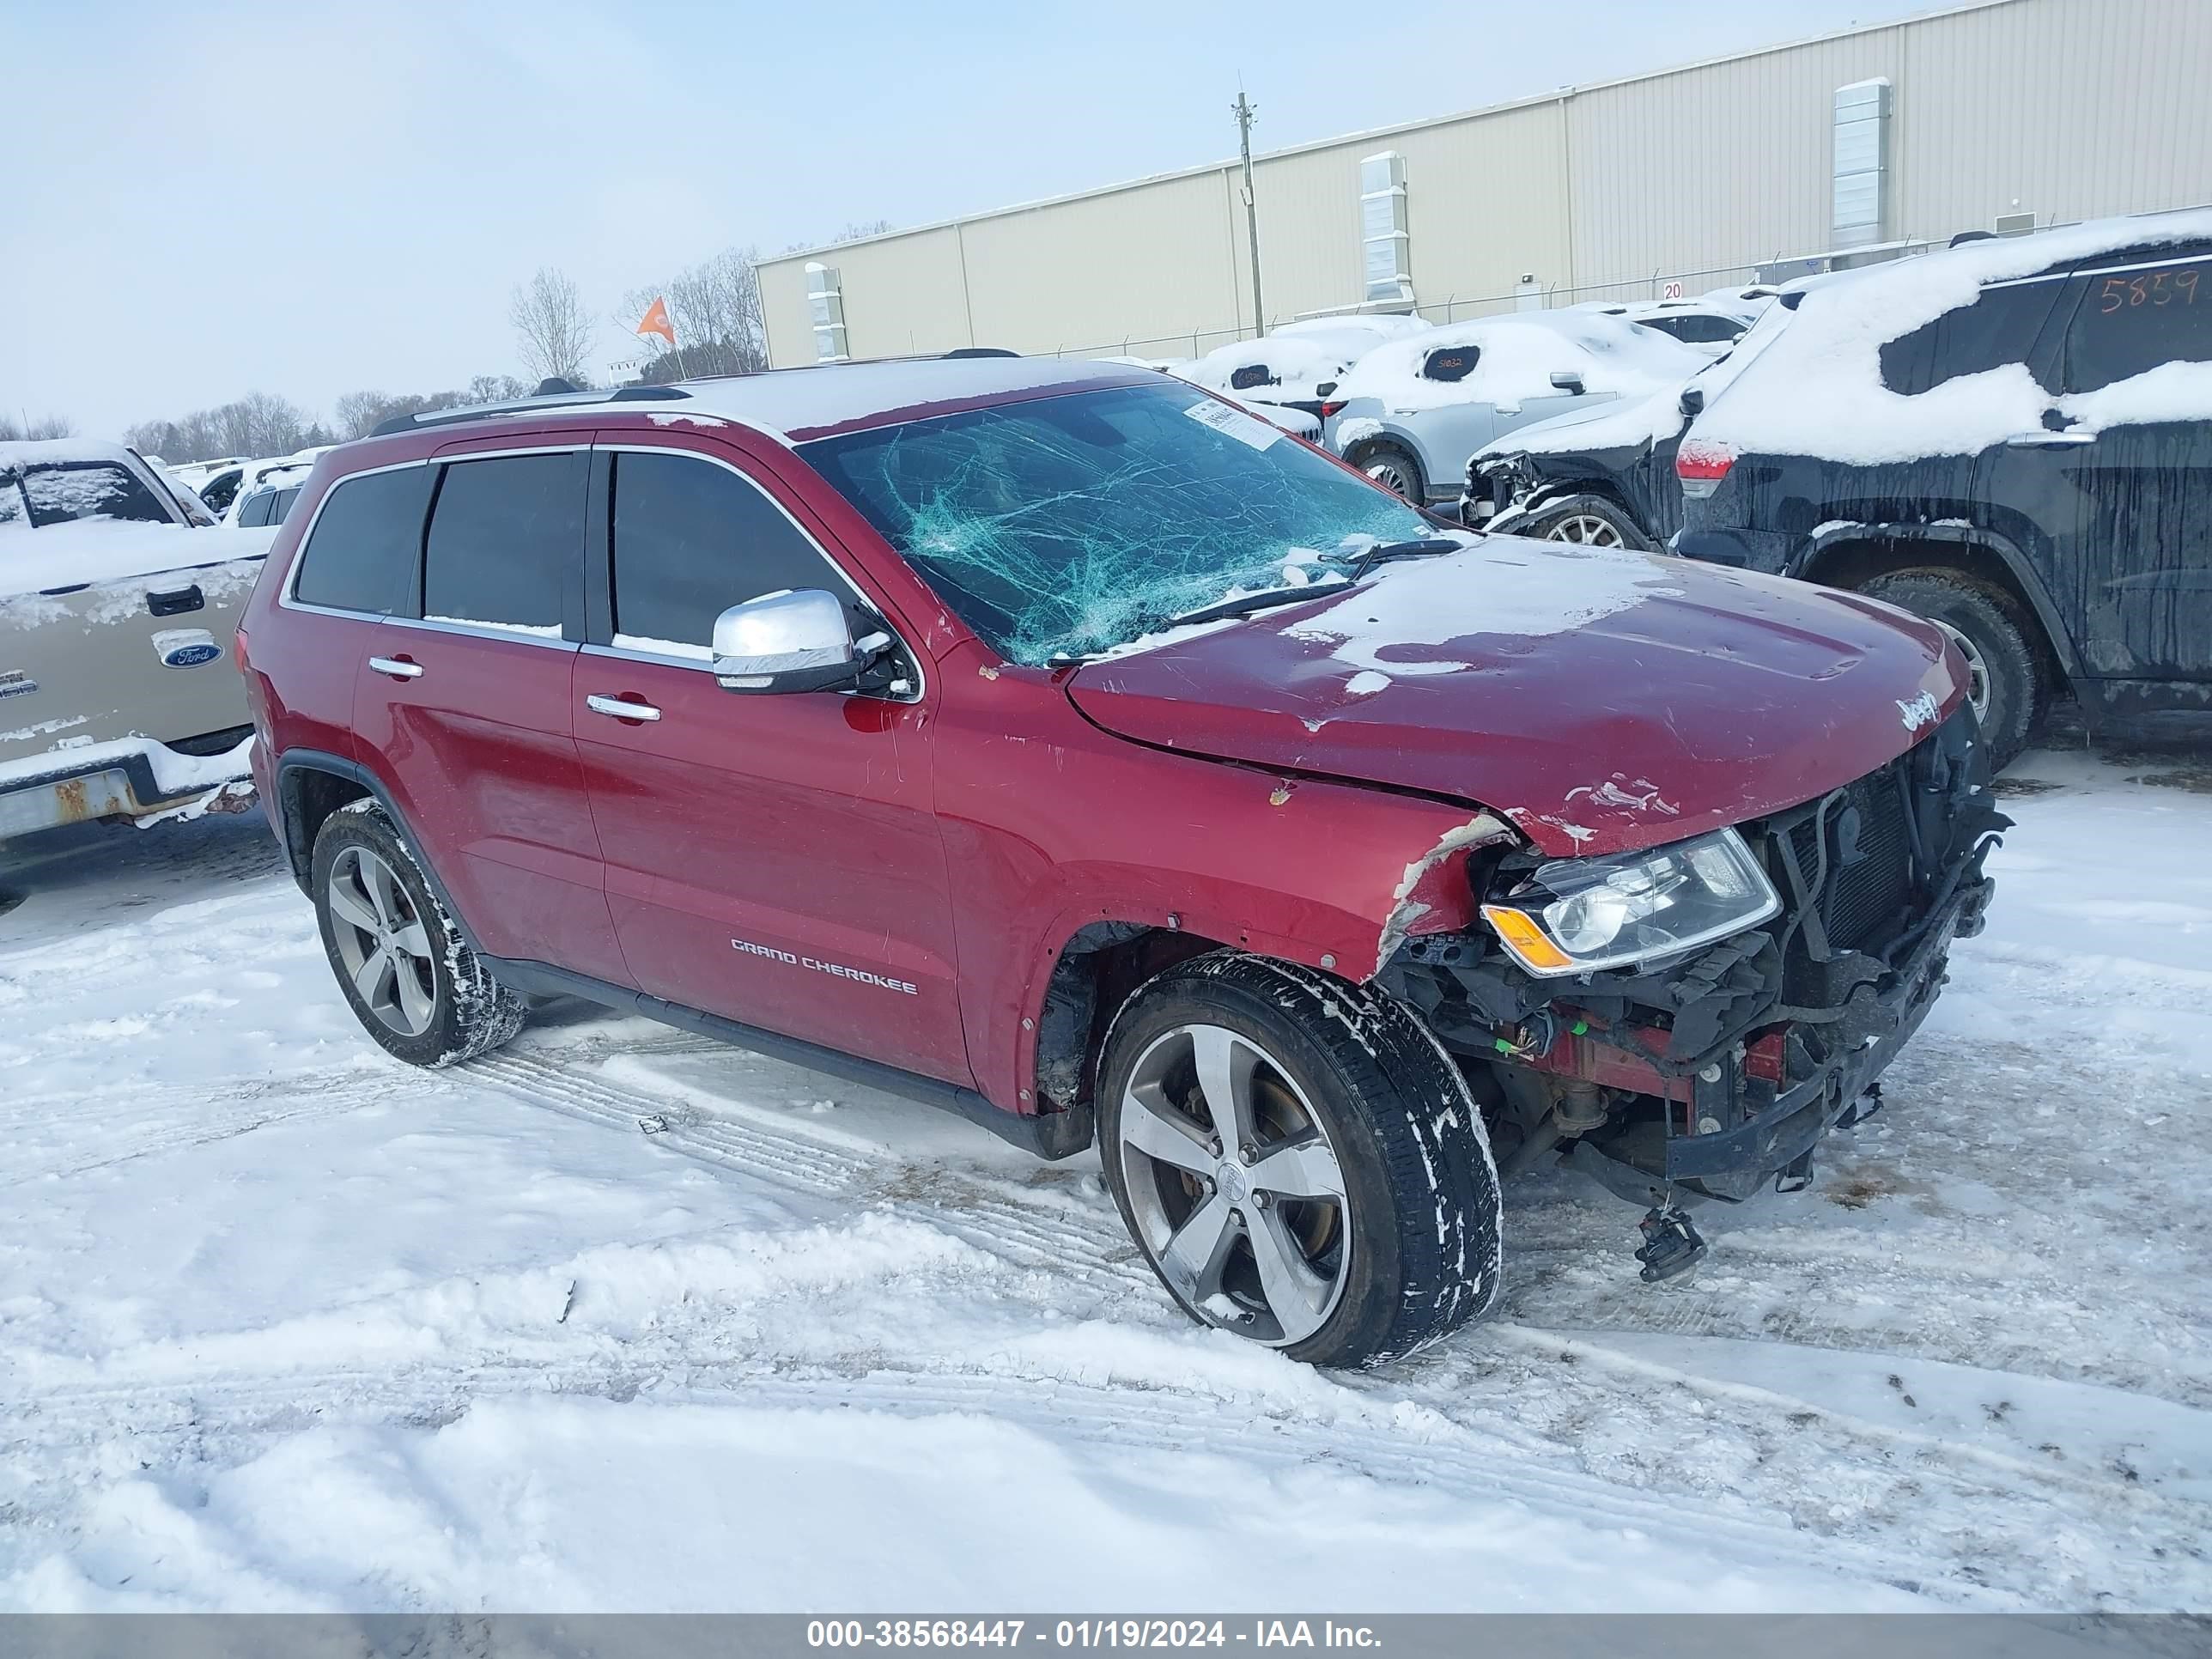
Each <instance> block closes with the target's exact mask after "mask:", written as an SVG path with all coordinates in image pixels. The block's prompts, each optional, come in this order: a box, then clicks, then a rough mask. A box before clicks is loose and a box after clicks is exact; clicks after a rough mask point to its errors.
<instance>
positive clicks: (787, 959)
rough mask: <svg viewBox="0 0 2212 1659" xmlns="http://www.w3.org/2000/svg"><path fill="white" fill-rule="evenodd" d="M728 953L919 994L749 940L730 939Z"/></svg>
mask: <svg viewBox="0 0 2212 1659" xmlns="http://www.w3.org/2000/svg"><path fill="white" fill-rule="evenodd" d="M730 948H731V949H732V951H744V953H745V954H746V955H747V956H749V957H767V958H768V959H769V961H770V962H781V963H783V964H784V965H785V966H787V967H790V968H807V969H812V970H813V971H814V972H816V973H817V974H827V975H829V977H830V978H832V979H849V980H853V981H856V982H858V983H860V984H862V985H872V986H874V987H876V988H877V989H878V990H879V991H897V992H900V993H902V994H904V995H907V996H910V997H918V996H920V995H921V990H920V989H919V988H918V987H915V985H913V984H912V983H911V982H909V981H906V980H902V979H885V978H884V976H883V975H881V974H872V973H870V972H869V971H868V970H867V969H865V968H848V967H846V966H845V965H844V964H843V963H839V962H823V961H820V960H818V959H817V958H816V957H798V956H793V954H792V953H791V952H790V951H779V950H777V949H776V948H775V946H774V945H756V944H754V943H753V942H752V941H751V940H750V939H732V940H731V941H730Z"/></svg>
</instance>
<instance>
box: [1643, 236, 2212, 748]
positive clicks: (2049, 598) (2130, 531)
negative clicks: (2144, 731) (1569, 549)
mask: <svg viewBox="0 0 2212 1659" xmlns="http://www.w3.org/2000/svg"><path fill="white" fill-rule="evenodd" d="M1945 262H1954V263H1950V264H1946V263H1945ZM1958 262H1964V263H1958ZM1962 277H1963V279H1964V280H1963V281H1962V280H1961V278H1962ZM1931 296H1934V298H1933V302H1932V303H1931ZM1937 307H1941V309H1940V314H1936V308H1937ZM1822 313H1826V316H1825V317H1824V316H1823V314H1822ZM1889 319H1894V320H1895V322H1896V323H1898V324H1899V326H1897V327H1896V328H1895V331H1893V332H1889V331H1886V330H1885V328H1884V327H1882V326H1881V324H1882V323H1884V322H1885V321H1887V320H1889ZM1877 359H1878V362H1877V361H1876V360H1877ZM2023 371H2024V372H2023ZM1877 375H1878V377H1879V386H1876V385H1875V380H1876V377H1877ZM1967 377H1976V378H1974V379H1973V380H1972V381H1971V382H1968V383H1966V384H1959V383H1960V382H1962V381H1966V380H1967ZM1937 450H1944V451H1948V452H1950V453H1932V452H1935V451H1937ZM1675 469H1676V471H1677V473H1678V474H1679V476H1680V479H1681V483H1682V487H1683V493H1684V496H1685V500H1684V501H1683V526H1682V529H1681V532H1680V535H1679V536H1678V537H1677V538H1676V539H1675V543H1674V546H1675V550H1677V551H1679V552H1680V553H1683V554H1685V555H1687V556H1692V557H1694V558H1700V559H1708V560H1711V561H1714V562H1718V563H1723V564H1730V565H1737V566H1743V567H1747V568H1751V569H1753V570H1761V571H1768V572H1777V573H1780V574H1787V575H1791V576H1801V577H1804V578H1806V579H1808V580H1814V581H1819V582H1825V583H1826V584H1828V585H1830V586H1836V587H1846V588H1857V589H1860V590H1863V591H1864V592H1867V593H1869V594H1871V595H1875V596H1877V597H1879V598H1881V599H1887V600H1888V601H1890V602H1891V603H1893V604H1895V605H1902V606H1904V607H1905V608H1906V609H1908V610H1911V611H1917V612H1918V613H1920V614H1921V615H1923V616H1924V617H1929V619H1931V620H1932V621H1935V622H1936V623H1939V624H1941V625H1942V626H1944V627H1945V628H1946V629H1948V630H1950V631H1951V633H1952V635H1953V636H1954V639H1955V640H1956V641H1957V642H1958V643H1959V645H1960V648H1961V650H1962V651H1963V652H1964V653H1965V654H1966V659H1967V664H1968V666H1969V668H1970V670H1971V671H1972V677H1973V697H1974V701H1975V704H1976V708H1977V711H1978V713H1979V714H1981V716H1982V726H1983V730H1984V734H1985V738H1986V740H1987V742H1988V744H1989V746H1990V751H1991V752H1990V758H1991V760H1992V761H1993V762H1994V763H1996V764H1997V765H2002V764H2003V763H2005V762H2006V761H2007V760H2008V759H2010V758H2011V757H2013V756H2014V755H2015V754H2016V753H2017V752H2018V751H2019V750H2021V748H2022V747H2023V746H2024V745H2025V744H2027V740H2028V737H2029V734H2030V732H2032V731H2033V729H2034V726H2035V724H2036V722H2037V720H2039V718H2040V716H2041V714H2042V713H2043V711H2044V708H2045V705H2046V704H2047V703H2048V702H2049V700H2050V699H2051V696H2053V695H2054V694H2055V693H2057V692H2060V691H2062V690H2063V691H2070V692H2071V693H2072V694H2073V695H2074V696H2076V697H2078V698H2079V699H2080V700H2081V702H2082V703H2083V704H2084V705H2085V707H2086V708H2087V709H2088V710H2090V711H2091V712H2092V713H2093V712H2094V711H2095V710H2097V709H2099V708H2120V707H2125V708H2152V707H2173V706H2186V707H2192V708H2193V707H2202V706H2204V705H2205V704H2206V703H2207V702H2208V701H2212V213H2189V214H2172V215H2165V216H2155V217H2145V218H2142V219H2136V220H2121V221H2111V222H2105V223H2102V224H2098V225H2085V226H2081V227H2077V228H2073V229H2070V230H2064V231H2057V232H2051V233H2048V234H2045V235H2044V236H2040V237H2037V238H2035V239H2033V240H2029V241H2021V242H1983V243H1978V244H1974V245H1972V246H1966V247H1961V248H1958V249H1954V250H1952V251H1949V252H1940V253H1934V254H1929V255H1926V256H1924V257H1923V258H1916V259H1908V260H1904V261H1900V262H1899V263H1898V264H1893V265H1887V266H1881V267H1877V268H1875V269H1873V270H1868V271H1865V272H1863V273H1859V274H1857V276H1854V277H1853V278H1852V279H1850V282H1849V283H1843V282H1838V283H1835V284H1833V285H1832V286H1828V287H1825V288H1823V289H1820V290H1816V291H1815V292H1814V293H1813V294H1811V295H1808V296H1807V298H1806V300H1805V301H1804V303H1803V305H1802V307H1800V314H1799V315H1798V316H1797V317H1796V319H1794V320H1793V322H1792V323H1791V325H1790V328H1789V329H1788V330H1787V331H1784V332H1783V333H1782V334H1781V335H1780V336H1778V338H1777V339H1776V341H1775V342H1774V343H1773V344H1772V345H1771V347H1770V348H1769V349H1768V350H1767V351H1766V352H1765V353H1764V354H1763V355H1762V356H1759V358H1758V359H1757V361H1755V362H1753V363H1752V364H1750V366H1749V367H1748V368H1746V369H1745V370H1744V371H1743V372H1742V373H1741V374H1739V375H1737V376H1736V377H1735V379H1734V380H1733V381H1732V383H1731V384H1730V385H1729V386H1728V387H1727V389H1726V392H1725V393H1724V394H1723V395H1721V396H1718V397H1716V398H1713V399H1712V400H1711V402H1710V404H1708V406H1707V407H1706V409H1705V411H1704V413H1703V414H1702V415H1701V416H1699V418H1698V419H1697V420H1696V421H1695V422H1693V423H1692V426H1691V428H1690V430H1689V431H1688V433H1687V434H1686V435H1685V436H1684V438H1683V439H1682V441H1681V442H1680V448H1679V451H1678V453H1677V454H1676V458H1675Z"/></svg>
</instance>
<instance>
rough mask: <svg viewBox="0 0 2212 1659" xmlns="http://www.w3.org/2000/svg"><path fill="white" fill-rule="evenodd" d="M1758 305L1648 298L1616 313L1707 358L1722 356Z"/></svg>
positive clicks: (1752, 318) (1755, 313)
mask: <svg viewBox="0 0 2212 1659" xmlns="http://www.w3.org/2000/svg"><path fill="white" fill-rule="evenodd" d="M1762 308H1763V307H1760V306H1759V305H1758V304H1756V303H1753V302H1752V301H1733V302H1730V301H1718V300H1713V299H1711V298H1705V299H1697V300H1652V301H1648V302H1646V303H1645V304H1643V305H1634V306H1629V307H1626V308H1625V309H1624V310H1623V311H1622V312H1621V313H1620V315H1621V316H1623V317H1625V318H1626V319H1627V320H1628V321H1630V322H1632V323H1634V324H1635V325H1637V326H1638V328H1648V329H1650V330H1651V331H1654V332H1655V333H1659V334H1664V335H1666V336H1667V337H1668V338H1669V339H1674V340H1680V342H1681V343H1683V344H1684V345H1686V346H1688V347H1689V348H1690V349H1692V350H1694V351H1701V352H1703V353H1705V356H1708V357H1724V356H1727V355H1728V354H1729V352H1730V351H1731V350H1733V349H1735V343H1736V342H1737V341H1738V340H1741V338H1743V337H1744V331H1746V330H1747V329H1748V328H1749V327H1750V326H1751V325H1753V323H1755V322H1757V321H1758V320H1759V312H1760V310H1761V309H1762Z"/></svg>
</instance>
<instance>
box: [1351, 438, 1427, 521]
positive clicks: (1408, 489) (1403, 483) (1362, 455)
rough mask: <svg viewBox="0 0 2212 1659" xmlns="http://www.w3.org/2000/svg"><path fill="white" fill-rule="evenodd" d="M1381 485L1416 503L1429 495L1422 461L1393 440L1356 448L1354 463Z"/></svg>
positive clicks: (1421, 501)
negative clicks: (1360, 448) (1358, 449)
mask: <svg viewBox="0 0 2212 1659" xmlns="http://www.w3.org/2000/svg"><path fill="white" fill-rule="evenodd" d="M1353 465H1356V466H1358V469H1359V470H1360V471H1362V472H1364V473H1365V474H1366V475H1367V476H1368V477H1370V478H1372V479H1374V480H1375V482H1376V483H1379V484H1381V485H1382V486H1383V489H1389V490H1393V491H1395V493H1397V494H1398V495H1403V496H1404V497H1405V498H1406V499H1407V501H1411V502H1413V505H1414V506H1416V507H1419V506H1420V505H1421V504H1422V503H1424V502H1425V501H1427V500H1428V498H1429V495H1428V490H1429V485H1428V480H1427V479H1426V478H1425V477H1422V476H1421V464H1420V462H1419V461H1418V460H1416V459H1413V452H1412V451H1411V450H1408V449H1405V448H1401V447H1400V446H1398V445H1396V444H1369V445H1368V446H1367V447H1365V448H1364V449H1363V450H1361V451H1360V452H1359V459H1358V461H1356V462H1355V463H1353Z"/></svg>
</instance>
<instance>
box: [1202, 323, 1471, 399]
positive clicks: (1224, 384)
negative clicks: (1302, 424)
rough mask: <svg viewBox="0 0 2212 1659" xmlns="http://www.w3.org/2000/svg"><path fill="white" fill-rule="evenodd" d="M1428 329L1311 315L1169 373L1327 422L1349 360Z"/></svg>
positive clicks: (1222, 392) (1211, 389)
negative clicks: (1295, 410)
mask: <svg viewBox="0 0 2212 1659" xmlns="http://www.w3.org/2000/svg"><path fill="white" fill-rule="evenodd" d="M1428 332H1430V328H1429V325H1427V324H1426V323H1425V322H1422V321H1421V320H1420V319H1419V318H1416V317H1398V316H1389V315H1376V316H1349V317H1314V318H1309V319H1306V320H1305V321H1304V322H1298V323H1285V324H1284V325H1282V326H1281V327H1279V328H1277V329H1274V330H1273V331H1270V332H1269V333H1267V334H1265V335H1262V336H1261V337H1260V338H1258V339H1256V340H1238V341H1236V342H1234V343H1231V344H1229V345H1225V346H1218V347H1216V348H1215V349H1213V350H1212V351H1209V352H1207V353H1206V356H1203V357H1200V358H1197V359H1195V360H1194V361H1192V362H1188V363H1184V364H1182V365H1181V366H1180V367H1178V368H1176V369H1175V370H1174V371H1173V373H1174V374H1176V377H1177V378H1178V379H1181V380H1188V381H1189V382H1190V383H1191V384H1192V385H1193V386H1204V387H1205V388H1206V390H1207V391H1208V392H1218V393H1219V394H1220V395H1222V396H1223V397H1227V398H1235V399H1236V400H1237V402H1239V403H1242V404H1247V405H1249V404H1282V405H1284V406H1285V407H1287V408H1291V409H1297V410H1304V412H1305V413H1307V414H1309V415H1311V416H1315V417H1316V419H1319V420H1323V421H1326V420H1327V419H1328V416H1330V415H1331V414H1333V413H1334V398H1335V394H1336V392H1337V390H1338V386H1339V383H1340V381H1341V380H1343V379H1344V376H1345V374H1346V373H1347V372H1348V371H1349V370H1350V369H1351V368H1352V365H1354V364H1355V363H1357V362H1359V360H1360V359H1361V358H1363V357H1364V356H1366V355H1367V354H1368V353H1369V352H1370V351H1372V350H1374V349H1376V347H1377V346H1381V345H1385V344H1388V343H1390V342H1392V341H1395V340H1403V339H1406V338H1407V337H1411V336H1413V335H1417V334H1426V333H1428Z"/></svg>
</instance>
